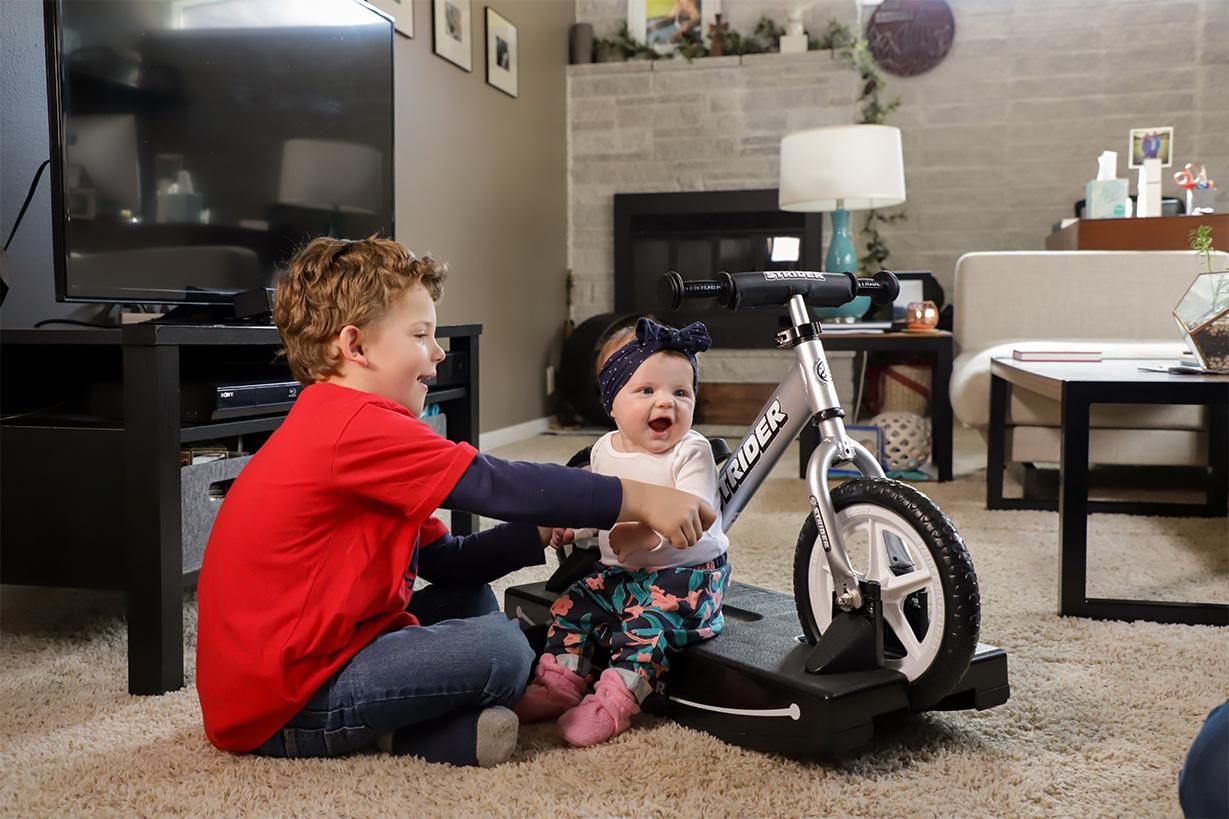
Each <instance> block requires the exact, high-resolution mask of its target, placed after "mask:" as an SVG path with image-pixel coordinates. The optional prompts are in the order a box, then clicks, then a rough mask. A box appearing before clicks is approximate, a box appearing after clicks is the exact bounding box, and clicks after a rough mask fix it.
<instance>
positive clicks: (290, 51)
mask: <svg viewBox="0 0 1229 819" xmlns="http://www.w3.org/2000/svg"><path fill="white" fill-rule="evenodd" d="M47 54H48V90H49V101H50V105H49V106H48V108H49V113H50V121H51V153H52V156H51V160H52V179H53V188H52V190H53V206H54V208H55V218H54V219H53V225H54V228H53V236H54V244H55V263H56V271H55V272H56V297H57V298H58V299H59V300H61V301H103V302H118V303H157V304H163V303H192V304H208V303H214V302H227V301H229V300H230V298H231V296H232V295H233V294H235V293H236V292H239V291H242V290H248V289H252V288H257V287H264V286H268V285H270V284H271V283H272V281H273V277H274V275H275V273H276V271H277V269H278V267H279V266H280V265H282V264H284V262H285V261H286V260H287V259H288V258H289V257H290V255H291V254H292V253H293V251H294V250H295V249H296V248H297V247H298V246H299V245H301V244H302V243H303V242H305V241H306V240H309V239H311V238H313V237H315V236H321V235H333V236H340V237H347V238H357V237H364V236H368V235H370V234H372V233H376V232H381V233H383V234H384V235H386V236H392V235H393V185H394V181H393V179H394V178H393V27H392V22H391V21H390V20H389V19H388V18H387V17H384V16H382V15H380V14H378V13H376V12H375V11H373V10H372V9H371V8H369V7H367V6H366V5H363V4H362V3H359V2H356V0H274V1H272V2H271V0H58V2H55V3H52V4H49V5H48V7H47Z"/></svg>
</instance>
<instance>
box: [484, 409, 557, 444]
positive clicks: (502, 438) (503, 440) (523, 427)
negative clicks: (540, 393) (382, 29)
mask: <svg viewBox="0 0 1229 819" xmlns="http://www.w3.org/2000/svg"><path fill="white" fill-rule="evenodd" d="M550 421H551V419H550V418H549V417H547V416H543V417H541V418H534V419H533V420H531V421H526V422H525V423H523V424H514V425H512V426H510V427H504V428H503V429H493V430H491V431H490V432H483V433H480V434H479V435H478V449H479V450H481V451H482V452H486V451H487V450H490V449H494V448H495V447H500V446H504V445H505V444H514V443H516V442H517V441H524V440H525V439H526V438H532V437H534V436H535V435H541V434H542V433H543V432H546V431H547V430H548V429H550Z"/></svg>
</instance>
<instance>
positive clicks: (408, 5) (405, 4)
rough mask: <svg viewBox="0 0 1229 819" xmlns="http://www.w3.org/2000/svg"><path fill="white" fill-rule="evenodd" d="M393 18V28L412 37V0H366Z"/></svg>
mask: <svg viewBox="0 0 1229 819" xmlns="http://www.w3.org/2000/svg"><path fill="white" fill-rule="evenodd" d="M366 2H368V3H370V4H371V5H373V6H375V7H376V8H378V9H379V10H380V11H382V12H384V13H385V14H387V15H388V16H389V17H391V18H393V28H394V29H396V30H397V31H399V32H401V33H402V34H404V35H405V36H406V37H409V38H411V39H413V37H414V0H366Z"/></svg>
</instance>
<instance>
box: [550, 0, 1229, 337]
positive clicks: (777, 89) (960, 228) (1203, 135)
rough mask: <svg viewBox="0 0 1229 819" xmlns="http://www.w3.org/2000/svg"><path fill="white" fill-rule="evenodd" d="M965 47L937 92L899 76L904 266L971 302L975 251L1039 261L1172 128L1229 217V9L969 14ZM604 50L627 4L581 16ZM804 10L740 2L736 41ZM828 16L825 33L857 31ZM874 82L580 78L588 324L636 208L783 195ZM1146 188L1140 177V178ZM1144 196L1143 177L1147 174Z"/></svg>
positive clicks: (676, 69) (1154, 3)
mask: <svg viewBox="0 0 1229 819" xmlns="http://www.w3.org/2000/svg"><path fill="white" fill-rule="evenodd" d="M949 2H950V5H951V6H952V9H953V12H954V14H955V16H956V26H957V31H956V42H955V45H954V46H953V48H952V50H951V52H950V53H949V55H948V57H947V59H946V60H945V61H944V62H943V63H942V64H941V65H940V66H938V67H937V68H935V69H934V70H932V71H930V72H929V73H927V74H924V75H922V76H920V77H913V78H897V77H889V78H888V79H889V93H890V94H899V95H900V96H901V97H902V98H903V100H904V104H903V105H902V107H901V108H900V109H899V110H898V111H896V112H895V113H894V114H893V115H892V116H891V118H890V119H889V123H890V124H893V125H897V126H899V127H900V128H901V129H902V131H903V136H904V152H905V176H906V185H907V189H908V203H907V204H906V206H905V209H906V211H907V213H908V220H907V221H906V222H903V223H898V224H896V225H891V226H888V227H886V228H885V229H884V231H883V233H884V236H885V237H886V239H887V240H888V245H889V247H890V248H891V250H892V258H891V259H890V260H889V261H888V267H893V266H895V267H897V268H898V269H929V270H933V271H934V272H935V275H936V276H937V278H938V279H939V280H940V281H941V282H942V283H943V285H944V287H945V288H946V289H948V291H949V293H950V290H951V279H952V272H953V269H954V266H955V262H956V259H957V258H958V257H959V256H960V255H961V254H962V253H965V252H968V251H973V250H1037V249H1041V248H1043V247H1044V241H1045V236H1046V234H1048V233H1049V232H1050V229H1051V226H1052V225H1053V224H1054V223H1055V222H1057V221H1058V220H1059V219H1062V218H1064V217H1068V216H1071V215H1072V205H1073V203H1074V202H1075V200H1077V199H1081V198H1083V195H1084V193H1083V192H1084V184H1085V182H1087V181H1088V179H1090V178H1092V177H1093V176H1094V175H1095V172H1096V157H1097V155H1098V154H1099V153H1100V152H1101V151H1102V150H1115V151H1118V154H1119V175H1120V176H1126V175H1127V168H1126V161H1127V158H1126V146H1127V133H1128V130H1129V129H1130V128H1132V127H1148V126H1160V125H1172V126H1174V128H1175V138H1174V143H1175V167H1174V168H1171V169H1167V170H1166V183H1165V187H1164V192H1165V194H1166V195H1177V194H1178V193H1179V191H1178V188H1177V187H1176V185H1174V184H1173V182H1172V181H1170V180H1169V174H1170V173H1171V172H1172V171H1173V170H1177V169H1179V168H1181V166H1182V165H1183V164H1184V163H1186V162H1190V161H1195V162H1202V163H1204V164H1206V165H1207V167H1208V171H1209V174H1210V175H1211V176H1212V177H1213V178H1214V179H1218V181H1219V183H1220V184H1219V187H1220V189H1221V191H1222V192H1221V193H1220V194H1219V200H1218V208H1219V209H1225V208H1229V195H1227V194H1225V193H1224V190H1225V189H1227V188H1229V0H949ZM576 3H577V5H576V11H577V14H576V16H577V20H578V21H589V22H592V23H593V24H594V27H595V30H596V32H597V34H598V35H605V36H609V35H611V34H613V32H614V30H615V29H616V28H617V27H618V25H619V23H620V22H622V21H623V20H624V19H625V14H626V2H625V0H576ZM786 5H787V3H785V2H771V0H726V2H725V6H726V7H727V8H726V11H727V12H728V17H729V18H730V21H731V24H732V25H733V27H734V28H735V29H737V30H739V31H740V32H743V33H748V34H749V33H750V32H751V30H752V29H753V27H754V25H755V21H756V20H757V19H758V18H759V16H760V15H761V14H768V15H769V16H771V17H773V18H774V19H776V20H777V21H779V22H780V21H784V18H785V14H784V8H785V6H786ZM852 16H853V3H852V2H848V0H842V1H841V2H833V1H832V0H823V1H822V2H817V3H815V4H814V6H813V7H812V10H811V11H810V13H809V14H808V16H807V21H808V29H809V30H812V31H818V30H821V29H822V28H823V27H824V24H825V21H826V20H827V19H829V18H831V17H840V18H842V19H845V20H847V21H848V20H851V19H852ZM856 93H857V86H856V78H855V77H854V75H853V72H852V71H851V70H850V69H848V68H847V67H845V66H844V65H843V64H841V63H839V62H836V61H834V60H833V59H832V58H831V55H830V54H829V53H828V52H813V53H809V54H806V55H796V56H795V55H779V54H777V55H755V56H748V57H745V58H742V59H739V58H737V57H721V58H709V59H704V60H697V61H695V62H694V63H691V64H688V63H687V62H686V61H683V60H671V61H658V62H656V63H648V62H634V63H603V64H595V65H589V66H571V67H569V69H568V122H569V126H568V128H569V131H568V166H569V196H568V211H569V217H568V254H569V263H570V266H571V267H572V269H573V271H574V272H575V275H576V285H577V286H576V290H575V304H574V318H575V319H576V320H578V321H580V320H583V319H584V318H586V317H588V316H590V315H593V314H595V313H599V312H604V311H607V310H610V309H612V307H613V304H614V280H613V264H614V261H613V247H612V236H611V223H612V200H611V197H612V196H613V194H615V193H617V192H650V191H681V190H719V189H748V188H759V187H775V186H776V185H777V172H778V168H777V150H778V146H779V141H780V138H781V137H782V136H783V135H784V134H786V133H789V132H790V131H793V130H797V129H800V128H807V127H813V126H819V125H830V124H842V123H850V122H854V121H856V111H855V98H856ZM1132 177H1133V172H1132ZM1132 190H1134V180H1133V178H1132Z"/></svg>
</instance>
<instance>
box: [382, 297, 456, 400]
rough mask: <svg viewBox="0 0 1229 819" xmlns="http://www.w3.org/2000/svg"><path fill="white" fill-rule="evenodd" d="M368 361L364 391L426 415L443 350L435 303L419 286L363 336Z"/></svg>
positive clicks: (399, 300)
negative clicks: (437, 337)
mask: <svg viewBox="0 0 1229 819" xmlns="http://www.w3.org/2000/svg"><path fill="white" fill-rule="evenodd" d="M363 355H364V356H365V357H366V359H367V367H366V370H365V372H364V378H363V382H364V389H366V390H367V391H368V392H373V393H375V394H376V395H382V396H384V397H385V398H388V399H390V400H392V401H396V402H397V403H398V404H400V405H401V406H403V407H405V408H406V409H408V410H409V411H410V412H412V413H414V415H416V416H417V415H420V414H421V413H422V408H423V401H424V399H426V397H427V385H426V383H424V382H426V381H427V380H429V379H431V378H434V377H435V365H436V364H438V363H439V362H441V361H443V360H444V350H443V349H442V348H441V347H440V345H439V344H437V343H436V341H435V302H434V301H432V300H431V294H430V293H428V292H427V289H426V288H425V287H423V286H422V285H417V284H416V285H414V286H413V287H411V288H410V289H408V290H406V291H405V292H403V293H402V294H401V295H400V297H398V299H397V300H396V301H395V302H393V303H392V304H391V305H389V308H388V312H387V313H385V315H384V317H383V318H381V319H380V320H379V321H378V322H376V323H375V324H374V325H372V326H371V327H370V328H369V329H367V330H366V331H364V333H363Z"/></svg>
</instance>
